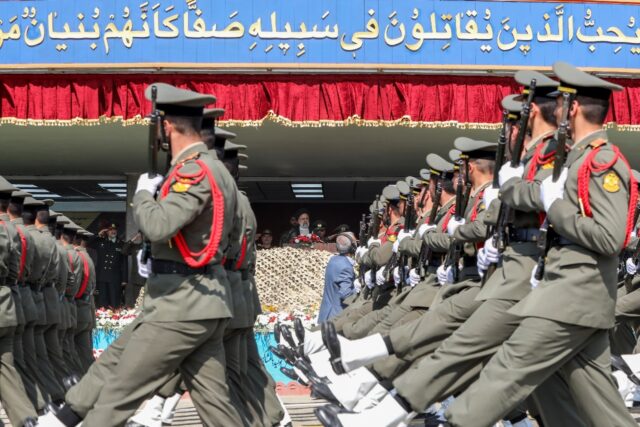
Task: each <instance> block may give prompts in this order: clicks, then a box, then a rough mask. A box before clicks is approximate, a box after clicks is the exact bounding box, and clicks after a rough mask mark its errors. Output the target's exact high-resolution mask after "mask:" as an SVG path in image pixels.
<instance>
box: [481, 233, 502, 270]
mask: <svg viewBox="0 0 640 427" xmlns="http://www.w3.org/2000/svg"><path fill="white" fill-rule="evenodd" d="M483 249H484V255H485V256H486V257H487V262H488V263H489V264H497V263H498V261H500V251H499V250H498V248H496V247H495V246H494V244H493V237H491V238H489V239H487V240H486V241H485V242H484V248H483Z"/></svg>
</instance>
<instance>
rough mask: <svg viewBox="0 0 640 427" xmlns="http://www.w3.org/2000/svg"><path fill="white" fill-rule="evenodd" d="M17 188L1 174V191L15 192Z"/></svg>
mask: <svg viewBox="0 0 640 427" xmlns="http://www.w3.org/2000/svg"><path fill="white" fill-rule="evenodd" d="M17 190H18V189H17V188H16V187H14V186H13V185H11V183H10V182H9V181H7V180H6V179H4V178H3V177H1V176H0V193H13V192H14V191H17Z"/></svg>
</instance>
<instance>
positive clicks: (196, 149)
mask: <svg viewBox="0 0 640 427" xmlns="http://www.w3.org/2000/svg"><path fill="white" fill-rule="evenodd" d="M204 151H207V146H206V145H205V143H204V142H202V141H198V142H194V143H193V144H191V145H188V146H186V147H185V148H183V149H182V151H180V152H179V153H178V154H176V156H175V158H173V159H171V166H174V165H176V164H177V163H179V162H181V161H182V160H184V159H186V158H187V157H189V155H191V154H194V153H201V152H204Z"/></svg>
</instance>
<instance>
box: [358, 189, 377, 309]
mask: <svg viewBox="0 0 640 427" xmlns="http://www.w3.org/2000/svg"><path fill="white" fill-rule="evenodd" d="M379 203H380V195H376V200H375V201H374V202H373V212H372V213H371V224H370V227H369V235H368V238H367V240H369V238H372V237H373V238H376V237H378V233H379V232H380V215H379V214H378V205H379ZM366 244H367V242H365V245H366ZM364 274H365V273H364V269H363V271H362V278H363V282H362V283H363V284H364ZM369 274H371V277H372V280H373V283H375V282H376V266H373V267H372V268H371V271H370V272H369ZM370 293H371V289H370V288H369V287H368V286H366V285H365V289H364V291H363V295H362V296H363V297H364V298H365V299H367V298H369V295H370Z"/></svg>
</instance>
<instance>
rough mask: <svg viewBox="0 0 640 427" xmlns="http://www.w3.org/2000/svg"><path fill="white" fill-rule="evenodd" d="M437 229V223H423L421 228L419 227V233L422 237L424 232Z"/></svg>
mask: <svg viewBox="0 0 640 427" xmlns="http://www.w3.org/2000/svg"><path fill="white" fill-rule="evenodd" d="M435 229H436V226H435V225H429V224H422V225H421V226H420V228H418V234H419V235H420V237H422V236H423V235H424V233H426V232H427V231H431V230H435Z"/></svg>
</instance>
